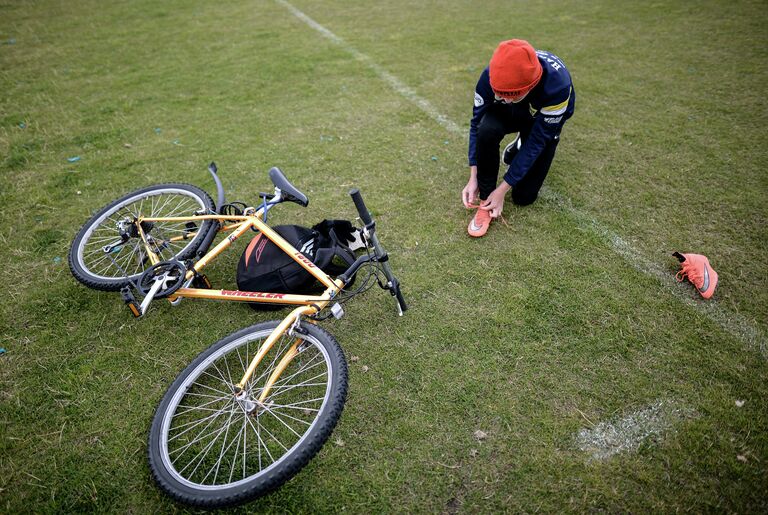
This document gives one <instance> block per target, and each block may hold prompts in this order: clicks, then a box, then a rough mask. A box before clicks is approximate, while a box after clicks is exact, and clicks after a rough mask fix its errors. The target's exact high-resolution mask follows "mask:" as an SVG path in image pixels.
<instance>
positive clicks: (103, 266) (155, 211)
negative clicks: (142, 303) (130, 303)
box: [69, 184, 217, 291]
mask: <svg viewBox="0 0 768 515" xmlns="http://www.w3.org/2000/svg"><path fill="white" fill-rule="evenodd" d="M213 212H214V204H213V200H212V199H211V197H210V195H208V193H206V192H205V191H203V190H201V189H200V188H198V187H196V186H192V185H189V184H160V185H157V186H150V187H148V188H143V189H140V190H137V191H134V192H133V193H129V194H128V195H125V196H124V197H122V198H120V199H118V200H115V201H114V202H112V203H111V204H109V205H108V206H106V207H105V208H103V209H101V210H100V211H98V212H97V213H96V214H95V215H93V217H92V218H91V219H90V220H88V221H87V222H86V223H85V224H84V225H83V227H82V228H81V229H80V231H79V232H78V233H77V236H75V239H74V240H73V242H72V247H71V248H70V251H69V268H70V270H71V271H72V275H73V276H75V279H77V280H78V281H80V282H81V283H83V284H84V285H86V286H88V287H90V288H96V289H98V290H107V291H116V290H119V289H120V288H122V287H124V286H128V285H129V284H131V283H132V282H136V280H137V279H138V278H139V277H140V276H141V274H142V272H144V270H146V269H147V268H149V267H150V266H151V265H152V262H151V261H150V259H149V256H148V254H147V248H146V246H145V245H144V242H143V241H142V239H141V237H140V235H139V230H138V228H137V225H138V224H136V223H135V221H136V220H137V219H138V218H139V217H143V218H165V217H190V216H193V215H195V214H211V213H213ZM140 225H141V230H142V232H143V233H144V234H145V237H146V239H147V242H148V243H149V247H150V250H151V251H152V252H154V253H155V254H157V255H158V257H159V258H160V260H161V261H171V260H173V259H178V260H182V259H187V258H189V257H191V256H192V255H193V254H194V252H195V251H196V250H197V249H198V247H200V244H201V243H202V242H203V240H204V239H205V237H206V235H207V234H208V232H209V231H212V230H216V229H217V225H216V222H215V221H214V220H204V221H201V222H153V223H150V222H142V223H141V224H140ZM208 241H210V240H208ZM203 250H205V249H203Z"/></svg>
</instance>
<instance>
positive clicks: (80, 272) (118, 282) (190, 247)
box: [69, 183, 217, 291]
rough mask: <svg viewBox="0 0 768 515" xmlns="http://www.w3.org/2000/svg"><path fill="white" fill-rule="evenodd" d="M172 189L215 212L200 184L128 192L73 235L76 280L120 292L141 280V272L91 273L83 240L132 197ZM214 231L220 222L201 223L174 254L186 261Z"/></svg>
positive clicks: (71, 258) (71, 259)
mask: <svg viewBox="0 0 768 515" xmlns="http://www.w3.org/2000/svg"><path fill="white" fill-rule="evenodd" d="M171 189H172V190H183V191H186V192H187V193H190V194H192V195H194V196H196V197H197V199H198V200H199V201H201V202H202V203H203V207H204V209H206V210H207V211H209V212H211V213H213V212H214V211H215V206H214V203H213V199H211V196H210V195H209V194H208V193H207V192H206V191H204V190H202V189H200V188H198V187H197V186H193V185H191V184H183V183H165V184H155V185H153V186H147V187H145V188H141V189H138V190H135V191H133V192H131V193H128V194H126V195H123V196H122V197H120V198H119V199H117V200H114V201H112V202H110V203H109V204H107V205H106V206H104V207H103V208H101V209H99V210H98V211H97V212H96V213H95V214H94V215H93V216H91V218H89V219H88V221H87V222H85V223H84V224H83V226H82V227H81V228H80V230H79V231H78V232H77V235H75V237H74V238H73V240H72V245H71V246H70V249H69V269H70V271H71V272H72V275H73V276H74V277H75V279H77V280H78V281H79V282H81V283H82V284H84V285H85V286H87V287H89V288H93V289H96V290H104V291H118V290H120V289H121V288H123V287H125V286H128V285H129V284H131V281H135V280H136V279H138V277H139V276H140V275H141V274H140V273H136V274H133V275H130V276H129V277H128V278H125V277H115V278H105V277H100V276H97V275H95V274H94V273H91V272H90V271H89V270H87V268H86V267H85V266H84V265H83V264H82V263H81V257H80V246H81V244H82V243H83V239H84V238H86V237H87V236H90V234H91V233H92V232H93V231H94V230H96V229H97V228H98V227H99V225H100V221H101V220H102V219H103V218H104V217H105V215H107V214H108V213H110V212H112V211H116V210H118V209H120V206H121V205H126V204H128V203H129V201H130V200H132V199H136V198H137V197H140V196H141V195H145V194H150V193H153V192H155V191H158V190H171ZM215 230H217V223H216V222H215V221H214V220H205V221H204V222H203V224H202V225H201V229H200V230H199V231H198V233H197V234H196V235H195V237H194V238H193V239H192V240H190V243H188V244H187V245H186V246H185V247H184V249H182V251H181V252H179V253H178V254H175V255H174V256H173V258H174V259H178V260H184V259H188V258H190V257H191V256H192V255H193V254H194V253H195V251H197V250H198V248H199V247H200V245H201V243H202V242H203V241H204V240H205V237H206V235H208V233H209V232H210V231H215Z"/></svg>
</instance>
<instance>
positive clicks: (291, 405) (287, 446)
mask: <svg viewBox="0 0 768 515" xmlns="http://www.w3.org/2000/svg"><path fill="white" fill-rule="evenodd" d="M278 324H279V322H278V321H271V322H264V323H261V324H257V325H254V326H252V327H249V328H247V329H243V330H241V331H238V332H237V333H234V334H232V335H229V336H227V337H226V338H224V339H222V340H220V341H219V342H217V343H215V344H213V345H212V346H211V347H209V348H208V350H206V351H205V352H203V353H202V354H200V355H199V356H198V357H197V358H196V359H195V360H194V361H193V362H192V364H190V365H189V366H188V367H187V368H186V369H185V370H184V371H183V372H182V373H181V375H179V377H178V378H177V379H176V380H175V381H174V382H173V384H172V385H171V387H170V388H169V389H168V391H167V392H166V394H165V396H164V397H163V399H162V401H161V402H160V405H159V406H158V408H157V411H156V413H155V416H154V419H153V421H152V427H151V429H150V433H149V448H148V455H149V466H150V469H151V470H152V475H153V476H154V478H155V480H156V481H157V483H158V485H159V486H160V488H161V489H162V490H163V491H165V492H166V493H167V494H169V495H170V496H171V497H173V498H174V499H176V500H178V501H181V502H184V503H186V504H190V505H194V506H200V507H207V508H214V507H222V506H230V505H234V504H240V503H243V502H246V501H248V500H251V499H254V498H256V497H259V496H261V495H264V494H266V493H268V492H270V491H272V490H274V489H275V488H277V487H279V486H280V485H282V484H283V483H285V482H286V481H287V480H288V479H290V478H291V477H293V476H294V475H295V474H296V473H298V472H299V470H301V468H303V467H304V466H305V465H306V464H307V463H308V462H309V460H310V459H312V457H313V456H314V455H315V454H316V453H317V452H318V451H319V450H320V448H321V447H322V446H323V444H324V443H325V441H326V440H327V439H328V437H329V436H330V434H331V432H332V431H333V428H334V427H335V426H336V423H337V422H338V420H339V417H340V416H341V411H342V409H343V407H344V401H345V399H346V393H347V364H346V361H345V360H344V354H343V352H342V350H341V347H339V344H338V343H337V342H336V340H335V339H334V338H333V336H331V335H330V334H329V333H328V332H326V331H325V330H323V329H321V328H319V327H317V326H316V325H313V324H309V323H303V324H302V325H301V326H300V327H299V328H298V329H296V330H294V332H293V335H292V336H289V335H287V334H284V335H283V336H282V337H281V338H280V339H279V340H278V341H277V342H276V343H275V344H274V346H273V347H272V349H271V350H270V351H269V353H267V354H266V355H265V357H264V359H263V360H262V362H261V364H260V365H259V367H258V368H257V369H256V371H255V372H254V374H253V375H252V376H251V380H250V381H249V382H248V384H246V385H245V388H244V390H243V393H241V394H240V395H237V396H236V394H235V384H236V383H237V382H239V381H240V380H241V378H242V376H243V374H244V373H245V370H246V369H247V368H248V366H249V365H250V361H251V359H252V358H253V356H254V355H255V354H256V352H257V351H258V349H259V348H260V347H261V345H262V344H263V343H264V341H265V340H266V339H267V337H268V336H269V335H270V334H271V333H272V331H273V330H274V329H275V327H277V325H278ZM292 349H295V350H296V352H295V353H293V352H292ZM286 353H292V354H295V357H294V358H293V359H292V360H291V361H290V362H289V363H288V364H287V366H286V368H285V369H284V370H283V372H282V374H281V375H280V377H279V379H278V380H277V382H275V383H274V385H273V386H272V389H271V391H270V393H269V395H268V396H267V398H266V399H264V402H263V403H259V402H258V398H259V396H260V395H261V393H262V391H263V389H264V387H265V383H266V382H267V380H268V378H269V377H270V375H271V374H272V372H273V371H274V370H275V369H276V368H278V366H280V363H281V361H282V359H283V357H284V356H285V355H286ZM283 364H285V363H283Z"/></svg>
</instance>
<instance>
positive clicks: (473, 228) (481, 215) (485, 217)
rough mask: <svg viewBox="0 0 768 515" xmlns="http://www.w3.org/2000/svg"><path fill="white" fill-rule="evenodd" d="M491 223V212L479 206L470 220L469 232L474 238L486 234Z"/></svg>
mask: <svg viewBox="0 0 768 515" xmlns="http://www.w3.org/2000/svg"><path fill="white" fill-rule="evenodd" d="M490 225H491V212H490V211H487V210H485V209H480V208H477V211H475V216H473V217H472V221H470V222H469V226H468V227H467V232H468V233H469V235H470V236H472V237H474V238H479V237H480V236H485V233H487V232H488V227H489V226H490Z"/></svg>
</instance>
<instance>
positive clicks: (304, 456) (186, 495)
mask: <svg viewBox="0 0 768 515" xmlns="http://www.w3.org/2000/svg"><path fill="white" fill-rule="evenodd" d="M279 323H280V321H278V320H272V321H268V322H262V323H260V324H256V325H253V326H251V327H248V328H245V329H242V330H240V331H237V332H235V333H232V334H230V335H228V336H226V337H224V338H223V339H221V340H219V341H218V342H216V343H214V344H213V345H211V346H210V347H209V348H208V349H207V350H206V351H204V352H203V353H201V354H200V355H198V356H197V357H196V358H195V359H194V360H193V361H192V363H191V364H190V365H189V366H187V367H186V368H185V369H184V371H182V372H181V374H179V376H178V377H177V378H176V379H175V380H174V382H173V383H172V384H171V386H170V387H169V388H168V390H167V391H166V393H165V395H164V396H163V398H162V400H161V401H160V403H159V405H158V407H157V409H156V411H155V415H154V417H153V419H152V425H151V428H150V432H149V438H148V447H147V456H148V459H149V467H150V470H151V473H152V477H153V478H154V480H155V482H156V483H157V485H158V486H159V488H160V489H161V490H162V491H163V492H165V493H166V494H168V495H169V496H170V497H172V498H173V499H174V500H176V501H178V502H181V503H184V504H187V505H190V506H196V507H201V508H207V509H212V508H223V507H228V506H235V505H239V504H243V503H245V502H248V501H251V500H254V499H256V498H258V497H262V496H264V495H266V494H268V493H269V492H271V491H273V490H275V489H277V488H279V487H280V486H282V485H283V484H284V483H285V482H287V481H288V480H289V479H291V478H292V477H293V476H295V475H296V474H297V473H298V472H299V471H300V470H301V469H302V468H304V467H305V466H306V465H307V464H308V463H309V461H310V460H311V459H312V458H313V457H314V456H315V455H316V454H317V453H318V452H319V451H320V449H321V448H322V446H323V445H324V444H325V442H326V441H327V440H328V438H329V437H330V436H331V433H332V432H333V430H334V428H335V427H336V424H337V423H338V421H339V418H340V417H341V412H342V410H343V408H344V403H345V401H346V396H347V383H348V368H347V363H346V360H345V358H344V353H343V351H342V349H341V347H340V346H339V344H338V342H337V341H336V339H335V338H334V337H333V336H332V335H331V334H330V333H329V332H327V331H326V330H324V329H322V328H321V327H319V326H317V325H314V324H310V323H303V324H302V325H301V327H302V330H306V332H307V333H308V334H309V335H310V336H312V338H313V339H315V340H316V341H317V342H319V343H320V344H321V345H323V346H324V347H325V349H326V351H328V357H329V358H330V359H331V360H332V361H333V366H332V371H333V372H332V374H331V383H332V386H331V393H330V395H329V396H328V399H327V402H325V404H324V407H323V409H322V410H321V411H322V412H321V413H319V414H318V416H317V421H318V422H317V423H316V424H315V425H314V427H312V428H310V429H309V431H308V433H307V435H308V436H307V438H305V439H302V440H301V441H299V442H298V443H297V444H296V446H294V447H291V450H289V451H288V452H287V453H286V455H287V456H288V458H287V459H285V460H284V461H280V463H278V464H277V465H276V466H275V467H274V468H273V469H272V470H269V472H268V473H267V474H266V475H265V477H261V473H259V474H257V475H256V476H254V477H253V478H252V479H250V480H248V482H247V483H244V484H241V485H238V486H236V487H222V488H221V489H219V490H215V491H211V490H210V489H208V491H205V490H203V489H196V488H192V487H190V486H188V485H184V484H182V483H180V482H179V481H178V480H177V479H176V478H175V477H173V474H172V473H171V472H170V471H169V470H168V469H167V467H166V465H165V463H164V461H163V459H162V455H161V452H162V449H161V445H162V444H161V442H162V438H161V437H162V425H163V420H164V418H165V416H166V413H165V411H166V410H167V409H168V408H169V405H170V403H171V402H172V399H173V398H174V395H175V394H176V391H177V390H178V389H179V388H180V387H182V386H183V385H184V383H185V380H186V379H187V377H188V376H189V375H190V374H192V373H193V372H195V370H196V369H197V367H198V366H199V365H200V364H202V363H204V362H205V360H206V359H207V358H209V357H210V356H212V355H213V354H214V353H216V352H217V351H218V350H220V349H221V348H222V347H225V346H226V345H227V344H229V343H231V342H234V341H236V340H238V339H240V338H242V337H244V336H246V335H248V334H250V333H255V332H263V331H270V332H271V330H272V329H274V328H275V327H277V325H278V324H279ZM310 433H311V434H310ZM294 449H296V450H294ZM281 460H283V458H281ZM270 468H272V467H270Z"/></svg>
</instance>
